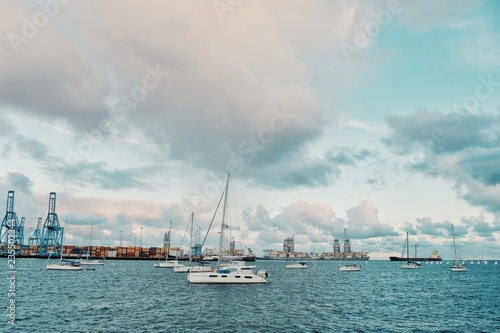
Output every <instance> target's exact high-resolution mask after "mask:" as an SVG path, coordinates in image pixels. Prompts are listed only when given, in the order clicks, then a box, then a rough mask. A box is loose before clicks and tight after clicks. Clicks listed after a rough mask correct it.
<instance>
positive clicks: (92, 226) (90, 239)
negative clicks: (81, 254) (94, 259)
mask: <svg viewBox="0 0 500 333" xmlns="http://www.w3.org/2000/svg"><path fill="white" fill-rule="evenodd" d="M92 228H94V225H93V224H91V225H90V236H89V246H88V247H87V260H88V259H89V252H90V242H91V241H92Z"/></svg>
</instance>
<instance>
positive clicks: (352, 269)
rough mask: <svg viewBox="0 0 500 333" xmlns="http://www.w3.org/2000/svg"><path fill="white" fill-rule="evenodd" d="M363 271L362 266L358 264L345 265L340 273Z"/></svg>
mask: <svg viewBox="0 0 500 333" xmlns="http://www.w3.org/2000/svg"><path fill="white" fill-rule="evenodd" d="M360 270H361V266H358V265H356V264H350V265H343V266H340V267H339V271H347V272H357V271H360Z"/></svg>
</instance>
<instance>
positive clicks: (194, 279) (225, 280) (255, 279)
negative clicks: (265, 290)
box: [187, 272, 267, 284]
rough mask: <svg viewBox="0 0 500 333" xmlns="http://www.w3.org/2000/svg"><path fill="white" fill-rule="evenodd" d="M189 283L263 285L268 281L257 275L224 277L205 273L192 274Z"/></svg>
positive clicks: (189, 276)
mask: <svg viewBox="0 0 500 333" xmlns="http://www.w3.org/2000/svg"><path fill="white" fill-rule="evenodd" d="M187 279H188V281H189V283H193V284H263V283H267V281H266V280H265V279H263V278H261V277H259V276H255V275H241V276H236V275H235V276H231V275H228V276H223V274H204V273H203V272H199V273H196V272H192V273H189V274H188V277H187Z"/></svg>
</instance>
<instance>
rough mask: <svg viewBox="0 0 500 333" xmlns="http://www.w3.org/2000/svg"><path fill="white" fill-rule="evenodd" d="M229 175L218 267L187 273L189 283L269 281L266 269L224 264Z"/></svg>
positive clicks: (250, 282)
mask: <svg viewBox="0 0 500 333" xmlns="http://www.w3.org/2000/svg"><path fill="white" fill-rule="evenodd" d="M229 176H230V173H229V172H228V173H227V180H226V186H225V188H224V192H223V195H224V207H223V210H222V223H221V229H220V237H219V253H218V259H217V268H215V269H212V270H211V271H210V272H192V271H190V272H189V273H188V274H187V280H188V282H189V283H197V284H202V283H203V284H257V283H267V280H266V278H267V277H268V273H267V272H266V271H264V270H260V271H259V272H257V273H255V271H254V267H252V266H244V265H239V264H227V265H222V262H221V260H222V242H223V240H224V229H225V228H227V227H228V225H227V224H226V221H225V218H226V207H227V196H228V188H229Z"/></svg>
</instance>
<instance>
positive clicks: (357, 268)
mask: <svg viewBox="0 0 500 333" xmlns="http://www.w3.org/2000/svg"><path fill="white" fill-rule="evenodd" d="M346 242H347V231H346V229H345V228H344V244H346ZM344 251H345V249H344ZM344 255H345V264H344V265H341V263H342V258H341V259H340V262H339V271H343V272H358V271H360V270H361V265H359V266H358V265H356V264H349V263H348V254H347V253H345V254H344Z"/></svg>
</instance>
